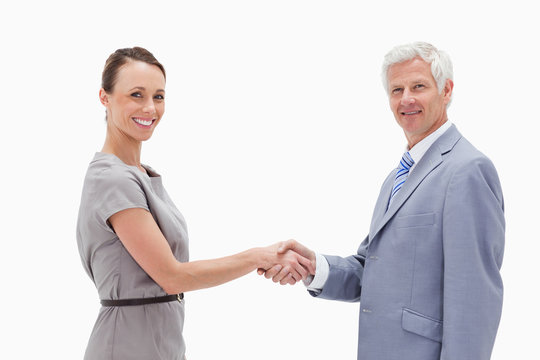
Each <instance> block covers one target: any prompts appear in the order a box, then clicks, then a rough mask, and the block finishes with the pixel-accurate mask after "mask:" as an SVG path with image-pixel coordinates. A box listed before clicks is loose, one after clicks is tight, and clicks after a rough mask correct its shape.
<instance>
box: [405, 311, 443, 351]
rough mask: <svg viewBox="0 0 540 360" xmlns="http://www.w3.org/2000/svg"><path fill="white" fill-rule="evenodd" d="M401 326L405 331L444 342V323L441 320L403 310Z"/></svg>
mask: <svg viewBox="0 0 540 360" xmlns="http://www.w3.org/2000/svg"><path fill="white" fill-rule="evenodd" d="M401 326H402V327H403V330H405V331H409V332H412V333H414V334H417V335H420V336H423V337H425V338H428V339H430V340H433V341H437V342H439V343H440V342H442V334H443V322H442V321H440V320H436V319H432V318H430V317H428V316H425V315H423V314H420V313H418V312H416V311H413V310H410V309H407V308H403V317H402V319H401Z"/></svg>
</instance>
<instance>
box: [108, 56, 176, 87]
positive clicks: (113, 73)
mask: <svg viewBox="0 0 540 360" xmlns="http://www.w3.org/2000/svg"><path fill="white" fill-rule="evenodd" d="M129 61H142V62H145V63H147V64H150V65H155V66H157V67H158V68H159V70H161V72H162V73H163V77H166V76H165V68H164V67H163V65H161V63H160V62H159V61H157V59H156V58H155V57H154V55H152V53H151V52H150V51H148V50H146V49H144V48H142V47H137V46H136V47H133V48H125V49H118V50H116V51H115V52H113V53H112V54H111V55H110V56H109V58H108V59H107V61H106V62H105V68H104V69H103V74H102V75H101V87H102V88H103V90H105V91H106V92H107V93H109V94H110V93H112V91H113V88H114V85H115V84H116V78H117V76H118V71H119V70H120V68H121V67H122V66H124V65H125V64H126V63H128V62H129Z"/></svg>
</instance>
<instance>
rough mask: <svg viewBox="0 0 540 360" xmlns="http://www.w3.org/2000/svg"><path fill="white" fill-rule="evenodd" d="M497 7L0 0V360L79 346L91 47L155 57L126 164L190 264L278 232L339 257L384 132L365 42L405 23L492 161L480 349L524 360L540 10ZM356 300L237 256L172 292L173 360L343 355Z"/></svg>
mask: <svg viewBox="0 0 540 360" xmlns="http://www.w3.org/2000/svg"><path fill="white" fill-rule="evenodd" d="M368 4H369V5H368ZM503 4H505V5H503ZM507 4H508V2H502V1H457V2H456V1H454V2H440V3H439V2H438V1H386V2H380V4H375V2H366V4H364V2H361V1H339V0H333V1H316V0H310V1H296V0H288V1H282V0H274V1H260V0H246V1H225V0H222V1H175V2H173V1H170V2H167V1H163V2H159V1H135V0H132V1H89V2H85V3H82V2H81V3H79V2H76V1H65V2H62V1H20V2H14V1H11V2H8V5H2V6H1V13H2V22H0V37H1V39H2V42H1V43H2V44H1V45H2V46H1V48H0V49H1V50H0V59H1V60H0V61H1V67H0V71H1V74H0V75H1V78H0V79H1V80H0V81H1V86H0V99H1V100H0V101H1V110H0V113H1V115H2V135H3V136H2V138H1V141H0V147H1V149H0V150H1V154H2V172H1V180H0V181H1V189H2V197H1V201H2V216H1V220H0V221H1V226H0V239H1V241H2V250H1V252H0V267H1V268H0V274H1V275H0V276H1V289H2V293H1V297H0V299H1V302H2V319H1V321H0V326H1V328H2V333H3V334H6V335H3V341H2V346H1V347H0V358H2V359H36V358H41V359H79V358H82V355H83V353H84V349H85V347H86V342H87V340H88V337H89V335H90V331H91V329H92V326H93V323H94V321H95V318H96V315H97V312H98V309H99V302H98V297H97V293H96V290H95V288H94V286H93V284H92V283H91V281H90V280H89V278H88V276H87V275H86V274H85V273H84V271H83V268H82V266H81V263H80V260H79V255H78V252H77V246H76V240H75V223H76V217H77V211H78V204H79V198H80V192H81V186H82V181H83V177H84V174H85V171H86V167H87V164H88V162H89V161H90V159H91V158H92V156H93V154H94V152H95V151H98V150H99V149H100V148H101V146H102V144H103V140H104V134H105V123H104V108H103V107H102V106H101V104H100V103H99V101H98V90H99V87H100V77H101V71H102V68H103V65H104V62H105V59H106V58H107V56H108V55H109V54H110V53H111V52H113V51H114V50H115V49H117V48H121V47H131V46H136V45H139V46H143V47H146V48H148V49H149V50H150V51H152V52H153V53H154V55H155V56H156V57H157V58H158V60H160V61H161V62H162V63H163V64H164V65H165V68H166V70H167V111H166V113H165V116H164V118H163V120H162V122H161V124H160V125H159V127H158V129H157V130H156V132H155V135H154V137H153V138H152V139H151V140H150V141H149V142H148V143H146V144H145V145H144V147H143V162H144V163H147V164H150V165H151V166H153V167H154V168H155V169H157V170H158V171H160V172H161V173H162V175H163V177H164V183H165V186H166V187H167V189H168V191H169V193H170V195H171V196H172V198H173V199H174V201H175V202H176V204H177V206H178V208H179V209H180V210H181V211H182V212H183V214H184V216H185V217H186V219H187V221H188V226H189V230H190V241H191V245H190V251H191V258H192V259H203V258H212V257H220V256H224V255H228V254H231V253H235V252H239V251H242V250H244V249H247V248H250V247H255V246H263V245H267V244H270V243H274V242H277V241H281V240H286V239H288V238H291V237H294V238H296V239H298V240H299V241H301V242H303V243H305V244H306V245H308V246H310V247H311V248H313V249H315V250H316V251H319V252H322V253H329V254H340V255H350V254H352V253H353V252H355V251H356V248H357V246H358V244H359V243H360V241H361V240H362V239H363V238H364V237H365V235H366V234H367V231H368V224H369V221H370V218H371V212H372V209H373V207H374V204H375V199H376V197H377V195H378V191H379V188H380V185H381V183H382V181H383V179H384V177H385V176H386V175H387V173H388V172H389V171H390V169H392V168H393V167H395V165H396V162H397V159H399V157H400V156H401V153H402V149H403V147H404V143H405V139H404V137H403V134H402V133H401V130H400V128H399V127H398V126H397V125H396V124H395V122H394V120H393V117H392V114H391V112H390V111H389V109H388V104H387V99H386V95H385V93H384V91H383V88H382V85H381V81H380V77H379V75H380V65H381V62H382V58H383V56H384V54H385V53H386V52H387V51H388V50H389V49H390V48H391V47H393V46H394V45H397V44H401V43H405V42H411V41H415V40H423V41H428V42H432V43H433V44H435V45H436V46H437V47H439V48H440V49H443V50H446V51H447V52H448V53H449V54H450V55H451V57H452V59H453V62H454V73H455V78H454V82H455V88H454V100H453V103H452V106H451V107H450V109H449V117H450V119H451V120H452V121H453V122H454V123H455V124H456V125H457V126H458V128H459V130H460V131H461V132H462V133H463V134H464V135H465V136H466V137H467V138H468V139H469V140H470V141H471V142H472V143H473V144H475V145H476V147H478V148H479V149H480V150H481V151H483V152H484V153H486V154H487V155H488V156H489V157H490V158H491V159H492V160H493V161H494V163H495V165H496V167H497V168H498V170H499V175H500V178H501V182H502V186H503V190H504V195H505V200H506V219H507V243H506V254H505V259H504V264H503V270H502V274H503V278H504V282H505V303H504V310H503V318H502V321H501V325H500V328H499V334H498V337H497V341H496V344H495V348H494V353H493V359H498V360H501V359H509V358H511V357H515V356H516V355H518V356H519V354H521V358H527V359H532V358H537V357H538V354H539V351H538V329H537V327H538V323H539V322H540V317H539V316H538V310H537V309H538V306H537V299H538V287H539V281H538V275H539V271H538V266H537V264H538V260H537V259H538V248H539V247H538V241H539V236H538V232H537V228H538V227H537V226H536V225H535V221H536V220H537V215H538V205H537V204H538V200H539V196H538V185H537V182H535V180H537V179H538V175H539V171H538V165H533V164H532V162H535V163H537V161H535V160H534V158H533V155H535V152H537V151H535V150H537V149H538V146H537V138H538V129H539V125H538V121H539V120H540V119H539V117H538V104H539V102H538V87H539V86H540V76H539V71H538V69H539V65H538V58H539V55H540V51H539V47H538V34H539V33H540V31H539V30H540V26H539V25H537V21H538V19H537V16H535V14H537V12H536V11H533V7H532V4H533V1H529V2H527V1H522V0H515V1H512V2H511V5H507ZM529 165H533V166H532V168H531V167H530V166H529ZM531 175H532V176H531ZM357 317H358V305H357V304H348V303H340V302H330V301H325V300H317V299H312V298H311V297H310V296H309V295H308V294H307V293H306V291H305V290H304V288H303V287H302V286H295V287H290V286H287V287H281V286H278V285H275V284H273V283H272V282H269V281H266V280H263V279H261V278H259V277H258V276H257V275H256V274H255V273H253V274H250V275H248V276H246V277H244V278H242V279H239V280H237V281H234V282H232V283H229V284H226V285H224V286H221V287H218V288H214V289H208V290H202V291H198V292H193V293H188V294H187V319H186V323H185V332H184V334H185V337H186V341H187V344H188V357H189V359H190V360H194V359H216V358H220V359H240V360H242V359H261V360H262V359H304V358H310V359H351V360H352V359H355V358H356V342H357V321H358V320H357ZM8 354H10V355H8Z"/></svg>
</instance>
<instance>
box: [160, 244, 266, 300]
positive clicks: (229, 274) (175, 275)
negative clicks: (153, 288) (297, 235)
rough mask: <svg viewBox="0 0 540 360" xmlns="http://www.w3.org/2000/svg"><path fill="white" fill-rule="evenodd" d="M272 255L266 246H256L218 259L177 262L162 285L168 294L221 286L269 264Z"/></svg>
mask: <svg viewBox="0 0 540 360" xmlns="http://www.w3.org/2000/svg"><path fill="white" fill-rule="evenodd" d="M270 257H271V256H270V254H268V253H267V252H265V251H264V250H263V248H254V249H249V250H246V251H243V252H241V253H238V254H234V255H230V256H226V257H222V258H217V259H209V260H198V261H191V262H187V263H180V262H177V263H176V264H175V265H174V266H173V267H172V268H171V269H170V270H169V271H168V275H167V277H166V279H164V280H163V285H162V287H163V289H164V290H165V291H166V292H167V293H169V294H178V293H181V292H187V291H193V290H198V289H205V288H209V287H213V286H217V285H221V284H224V283H226V282H229V281H231V280H234V279H237V278H239V277H242V276H244V275H246V274H248V273H250V272H251V271H253V270H254V269H257V268H258V267H261V266H264V265H266V264H267V263H268V262H269V258H270Z"/></svg>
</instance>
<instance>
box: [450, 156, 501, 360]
mask: <svg viewBox="0 0 540 360" xmlns="http://www.w3.org/2000/svg"><path fill="white" fill-rule="evenodd" d="M442 215H443V251H444V279H443V283H444V289H443V291H444V297H443V299H444V300H443V301H444V304H443V308H444V311H443V314H444V316H443V339H442V351H441V360H453V359H460V360H467V359H470V360H489V359H490V357H491V351H492V348H493V344H494V342H495V336H496V334H497V328H498V326H499V320H500V316H501V311H502V301H503V284H502V279H501V275H500V268H501V265H502V259H503V251H504V232H505V221H504V203H503V196H502V190H501V186H500V183H499V179H498V176H497V172H496V170H495V168H494V167H493V165H492V164H491V162H490V161H489V160H488V159H486V158H480V159H476V160H475V161H474V162H473V163H472V164H470V163H469V164H468V165H467V166H466V167H463V168H461V169H459V170H457V171H456V172H455V173H454V175H453V176H452V179H451V180H450V182H449V186H448V190H447V195H446V199H445V205H444V209H443V214H442Z"/></svg>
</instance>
